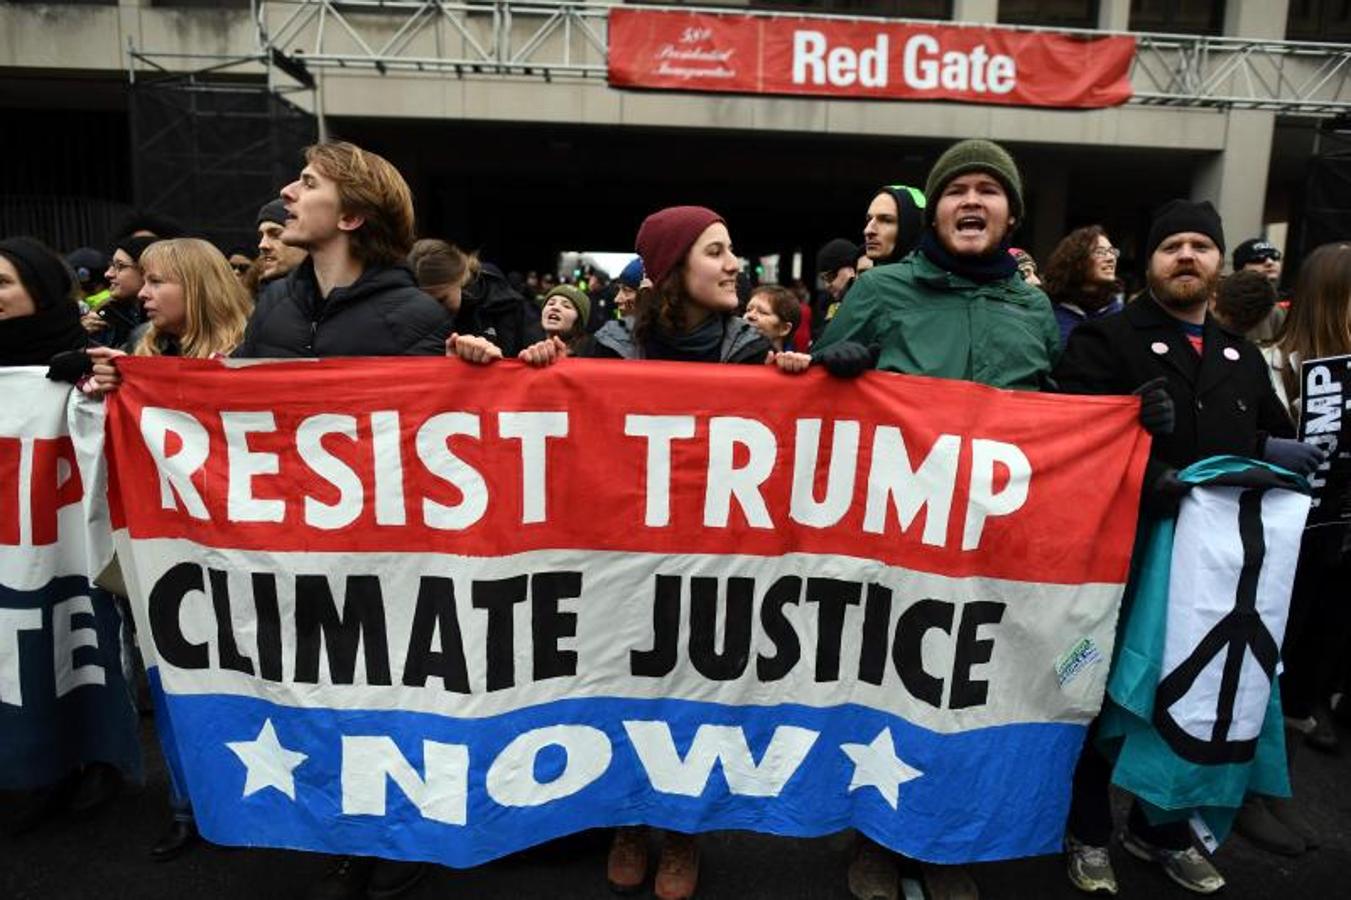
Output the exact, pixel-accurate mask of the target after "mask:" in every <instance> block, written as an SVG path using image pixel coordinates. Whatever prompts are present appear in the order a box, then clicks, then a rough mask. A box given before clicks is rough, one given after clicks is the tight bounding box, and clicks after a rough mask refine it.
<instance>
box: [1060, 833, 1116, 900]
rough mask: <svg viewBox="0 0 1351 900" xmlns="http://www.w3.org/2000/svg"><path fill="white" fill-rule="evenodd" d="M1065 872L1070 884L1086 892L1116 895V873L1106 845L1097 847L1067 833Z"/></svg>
mask: <svg viewBox="0 0 1351 900" xmlns="http://www.w3.org/2000/svg"><path fill="white" fill-rule="evenodd" d="M1065 873H1066V874H1067V875H1069V879H1070V884H1072V885H1074V886H1075V887H1076V888H1078V889H1079V890H1081V891H1083V892H1084V893H1086V894H1110V895H1112V896H1116V891H1117V886H1116V873H1115V872H1113V871H1112V858H1111V856H1110V855H1108V852H1107V848H1106V847H1095V846H1093V845H1092V844H1085V843H1082V842H1080V841H1077V840H1075V839H1074V838H1073V837H1071V836H1070V835H1065Z"/></svg>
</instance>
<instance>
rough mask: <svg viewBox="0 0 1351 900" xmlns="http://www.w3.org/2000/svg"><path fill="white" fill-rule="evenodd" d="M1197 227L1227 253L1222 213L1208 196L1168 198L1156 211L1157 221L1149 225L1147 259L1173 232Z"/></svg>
mask: <svg viewBox="0 0 1351 900" xmlns="http://www.w3.org/2000/svg"><path fill="white" fill-rule="evenodd" d="M1184 231H1194V232H1196V233H1197V234H1204V235H1205V236H1206V237H1208V238H1210V239H1211V240H1212V241H1214V242H1215V246H1216V247H1218V248H1220V255H1221V256H1223V255H1224V224H1223V223H1222V222H1220V214H1219V213H1218V212H1216V211H1215V207H1214V206H1211V204H1210V201H1209V200H1201V201H1200V202H1194V201H1191V200H1181V199H1179V200H1169V201H1168V202H1167V203H1165V204H1164V205H1163V206H1160V207H1159V208H1158V209H1157V210H1155V211H1154V222H1153V224H1151V225H1150V226H1149V240H1147V241H1145V256H1144V258H1145V260H1146V262H1147V261H1148V260H1149V258H1150V257H1151V256H1153V255H1154V251H1155V250H1157V249H1159V244H1162V243H1163V242H1164V240H1166V239H1167V238H1168V237H1169V236H1170V235H1174V234H1181V233H1183V232H1184Z"/></svg>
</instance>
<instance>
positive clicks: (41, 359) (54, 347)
mask: <svg viewBox="0 0 1351 900" xmlns="http://www.w3.org/2000/svg"><path fill="white" fill-rule="evenodd" d="M87 342H88V341H87V337H86V335H85V331H84V328H83V327H81V325H80V310H79V307H77V306H76V305H75V303H74V301H68V302H63V303H58V304H57V305H55V306H52V307H48V308H46V309H39V310H38V311H37V312H36V313H35V314H33V315H31V316H23V317H21V318H18V319H6V320H4V321H0V366H45V365H47V362H48V360H50V359H51V358H52V357H53V356H55V355H56V354H58V353H60V352H62V351H63V350H79V349H81V348H83V347H84V346H85V344H86V343H87Z"/></svg>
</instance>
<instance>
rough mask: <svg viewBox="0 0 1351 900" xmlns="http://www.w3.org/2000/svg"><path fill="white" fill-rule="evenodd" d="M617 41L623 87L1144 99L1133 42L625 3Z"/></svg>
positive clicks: (1018, 100) (613, 70)
mask: <svg viewBox="0 0 1351 900" xmlns="http://www.w3.org/2000/svg"><path fill="white" fill-rule="evenodd" d="M607 43H608V46H609V51H608V60H607V63H608V74H609V82H610V84H611V85H612V86H613V87H622V88H648V89H656V90H676V91H698V92H716V93H738V94H783V95H796V96H808V97H838V98H847V99H854V100H946V101H955V102H959V103H989V104H998V105H1001V106H1005V105H1007V106H1042V107H1051V108H1062V109H1096V108H1102V107H1108V106H1118V105H1120V104H1122V103H1125V102H1126V101H1127V100H1129V99H1130V98H1131V96H1132V94H1133V92H1134V90H1133V88H1132V87H1131V80H1130V69H1131V63H1132V61H1133V60H1134V58H1135V38H1133V37H1131V36H1129V35H1085V34H1083V33H1078V34H1069V33H1056V32H1052V31H1034V30H1031V29H1015V28H1000V27H997V26H981V25H964V24H954V23H940V22H917V21H903V22H896V21H887V20H885V19H869V18H859V19H848V18H844V17H814V16H785V15H774V16H768V15H743V14H734V13H712V12H684V11H675V10H653V9H634V8H633V7H624V6H616V7H615V8H614V9H612V10H611V11H610V16H609V37H608V42H607Z"/></svg>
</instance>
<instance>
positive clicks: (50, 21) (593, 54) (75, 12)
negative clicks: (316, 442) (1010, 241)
mask: <svg viewBox="0 0 1351 900" xmlns="http://www.w3.org/2000/svg"><path fill="white" fill-rule="evenodd" d="M266 8H267V14H268V18H267V23H266V24H267V27H268V28H269V30H270V31H271V32H272V33H273V34H280V33H282V32H283V30H284V25H285V22H286V21H287V19H288V18H289V17H290V16H291V15H292V14H294V13H295V12H296V7H295V6H293V5H291V4H286V3H269V4H267V7H266ZM1129 11H1130V2H1129V0H1102V2H1101V4H1100V6H1099V24H1100V26H1101V27H1102V28H1104V29H1108V30H1124V29H1125V28H1126V27H1127V26H1128V24H1129ZM1287 11H1288V0H1230V2H1229V3H1228V4H1227V12H1226V20H1225V33H1226V34H1228V35H1232V36H1242V37H1258V38H1279V37H1281V36H1282V35H1283V33H1284V28H1285V21H1286V15H1287ZM346 14H347V15H348V16H349V17H350V19H351V21H352V23H353V24H354V26H355V27H356V28H357V30H358V31H359V33H360V35H361V37H362V38H363V39H364V40H365V43H366V46H368V47H370V48H379V47H381V46H383V45H384V44H385V43H386V42H388V41H390V40H391V39H393V38H395V36H396V32H397V31H398V29H399V27H400V26H401V25H402V24H403V22H404V19H403V18H400V17H397V16H390V15H387V14H383V13H378V12H377V13H365V14H362V13H351V12H348V13H346ZM997 14H998V0H954V4H953V18H954V19H956V20H960V21H967V22H994V21H996V20H997ZM460 21H461V23H462V27H463V31H462V30H461V29H460V28H457V27H456V26H455V25H454V24H453V23H452V22H450V21H448V20H446V19H445V18H444V17H443V18H441V19H438V20H437V22H436V24H435V26H434V27H429V28H426V29H424V30H422V31H421V32H419V33H418V34H417V35H416V36H415V37H414V38H413V39H412V40H411V41H410V42H408V44H407V45H406V47H405V49H404V51H403V53H404V55H405V56H411V57H425V58H428V59H433V58H445V57H446V56H447V55H455V56H460V57H463V58H466V59H470V58H473V57H474V55H475V54H476V53H477V52H478V49H477V48H481V49H483V50H485V51H487V52H488V53H489V54H490V55H491V54H492V53H493V50H494V48H493V14H492V12H491V9H485V10H484V12H482V13H475V14H472V15H468V16H465V17H463V18H462V19H461V20H460ZM590 23H591V25H592V27H593V28H595V29H597V30H598V31H599V32H601V33H602V34H603V28H604V19H603V18H597V19H592V20H590ZM539 24H540V20H539V19H537V18H536V19H527V18H521V19H519V20H517V21H514V23H513V29H512V31H511V35H510V38H509V41H510V46H511V47H512V48H513V49H514V50H516V51H520V50H521V48H523V47H524V46H525V45H526V44H527V43H528V42H529V41H530V40H531V38H532V36H533V35H534V33H535V31H536V29H537V28H538V26H539ZM316 33H317V32H316V27H315V23H313V22H312V23H311V25H310V26H309V27H308V28H301V29H293V34H294V37H293V39H292V40H291V41H290V42H289V43H288V44H287V45H286V47H285V49H287V50H288V51H290V52H292V53H295V54H296V55H297V56H299V57H301V58H303V56H304V55H305V54H306V53H307V52H313V50H314V49H315V48H314V38H315V35H316ZM128 41H130V42H131V44H132V45H134V46H135V47H137V48H140V49H143V50H153V51H172V52H176V53H182V54H187V55H188V57H189V58H185V59H183V60H181V61H178V62H177V66H178V67H179V68H182V69H193V68H196V67H198V66H200V65H201V64H202V59H200V57H205V56H210V55H216V56H220V55H228V54H237V55H240V56H243V55H247V54H249V53H255V52H257V39H256V29H255V25H254V23H253V21H252V20H251V18H250V16H249V13H248V10H247V9H238V8H230V9H214V10H213V9H209V8H200V7H192V8H172V7H158V6H150V5H148V2H147V0H121V2H120V3H119V4H118V5H117V6H90V5H61V4H52V5H42V4H24V5H13V4H3V5H0V78H3V77H4V72H5V70H6V69H13V70H22V71H24V72H27V73H33V72H41V71H43V70H50V71H54V70H62V71H68V70H80V71H85V72H91V73H103V74H104V75H105V76H115V75H117V74H118V73H121V72H125V70H126V67H127V62H128V58H127V52H126V48H127V45H128ZM475 44H477V48H476V47H475ZM323 49H324V50H325V52H328V53H352V54H357V53H360V52H362V50H363V49H364V48H363V47H362V46H361V44H360V43H359V42H358V41H357V39H356V38H354V37H353V36H351V35H349V34H347V33H346V32H345V31H344V30H343V29H342V28H341V27H339V26H338V25H337V24H335V23H334V22H332V21H331V20H330V21H329V22H328V23H327V24H326V29H325V31H324V45H323ZM565 52H566V54H567V58H568V60H569V61H570V62H572V63H574V64H582V65H592V66H603V63H604V56H603V53H602V52H601V51H600V50H599V49H598V48H597V47H596V46H595V45H594V44H593V42H592V41H590V40H588V38H587V36H586V34H585V33H584V32H583V31H581V30H580V29H573V30H572V32H571V34H570V35H569V34H567V33H566V32H565V31H564V30H563V29H557V30H555V31H554V33H552V34H551V35H550V36H549V37H548V38H547V39H545V40H543V41H542V42H540V43H539V44H538V46H537V48H536V53H535V55H534V56H533V57H528V56H527V57H522V64H528V63H529V61H530V59H531V58H534V59H548V60H559V59H562V58H563V57H564V54H565ZM160 62H161V63H162V64H165V65H170V66H174V65H175V62H174V61H170V60H160ZM1302 65H1304V64H1303V63H1301V62H1299V61H1291V64H1290V67H1289V69H1288V70H1287V72H1286V73H1285V74H1286V77H1287V78H1289V79H1290V80H1291V81H1292V82H1294V83H1298V82H1299V81H1300V80H1301V72H1300V68H1301V66H1302ZM1308 65H1310V66H1311V65H1312V63H1310V64H1308ZM233 71H237V72H253V73H261V72H262V71H263V70H262V68H261V67H260V66H257V65H250V66H244V67H240V68H237V69H235V70H233ZM316 75H317V77H318V79H319V84H320V90H319V92H318V96H319V105H320V108H321V110H322V112H323V113H324V114H326V115H329V116H340V117H366V118H379V117H398V118H415V119H418V118H421V119H452V120H454V119H475V120H486V121H512V122H544V123H548V122H568V123H582V124H593V125H602V126H640V127H641V126H665V127H671V126H675V127H689V128H698V129H731V130H743V129H751V130H758V131H765V130H767V131H781V132H790V133H810V134H824V135H860V136H895V137H897V138H902V139H904V138H915V139H933V140H943V139H954V138H961V137H969V136H979V137H988V138H992V139H994V140H998V141H1004V142H1009V143H1014V144H1018V143H1025V144H1041V145H1052V146H1062V147H1084V148H1123V147H1125V148H1132V147H1138V148H1149V149H1156V150H1167V151H1177V152H1178V153H1179V154H1180V156H1179V159H1178V165H1183V166H1187V167H1189V168H1193V169H1194V171H1195V177H1194V180H1193V194H1194V195H1195V196H1197V197H1207V198H1210V199H1212V200H1214V201H1215V202H1216V203H1217V205H1218V206H1219V208H1220V210H1221V212H1222V214H1223V215H1224V218H1225V221H1226V223H1227V227H1228V229H1229V231H1230V232H1231V233H1232V234H1234V235H1250V234H1256V233H1259V232H1260V231H1261V228H1262V220H1263V215H1262V213H1263V204H1264V199H1265V195H1266V190H1265V186H1266V173H1267V171H1268V168H1269V166H1270V162H1271V147H1272V135H1273V131H1274V127H1275V121H1276V117H1275V113H1273V112H1266V111H1240V110H1233V111H1224V110H1215V109H1199V108H1189V109H1181V108H1164V107H1155V106H1142V105H1127V106H1122V107H1118V108H1114V109H1104V110H1091V111H1065V110H1029V109H1022V108H1015V107H998V106H981V105H974V104H972V105H967V104H957V103H900V102H872V101H852V100H850V101H845V100H819V99H810V98H781V97H746V96H730V95H729V96H718V95H694V94H688V95H684V94H677V93H668V92H628V91H617V90H612V89H611V88H609V87H608V86H607V85H606V84H605V83H604V81H603V80H602V79H600V78H588V79H581V78H555V79H554V80H553V81H552V82H546V81H544V80H542V79H541V78H540V77H538V76H524V75H520V76H503V75H487V74H478V75H476V74H473V73H472V72H465V73H463V74H462V75H461V76H459V77H457V76H456V75H455V74H453V73H452V74H430V73H413V72H404V71H390V72H389V73H387V74H384V75H381V74H379V73H377V72H375V71H373V70H372V69H369V68H367V69H351V70H335V69H320V70H317V71H316ZM1135 81H1136V87H1137V90H1147V89H1149V88H1151V87H1153V86H1154V85H1153V84H1152V83H1150V82H1149V80H1148V79H1147V78H1146V76H1145V75H1144V74H1142V72H1140V71H1137V72H1136V75H1135ZM305 96H306V95H295V98H296V99H299V100H300V102H302V104H304V103H305V102H306V100H305V99H304V98H305ZM1063 193H1064V192H1063V191H1054V190H1052V191H1047V192H1045V194H1046V202H1047V203H1050V204H1052V206H1049V207H1047V208H1045V209H1043V210H1042V211H1041V212H1042V215H1040V216H1038V222H1039V229H1038V230H1039V231H1040V230H1042V229H1046V230H1047V231H1048V233H1049V232H1050V230H1052V229H1054V228H1055V227H1056V225H1057V224H1059V223H1058V221H1057V219H1058V218H1061V219H1063V205H1064V198H1063ZM1056 209H1060V210H1061V213H1060V216H1059V217H1057V215H1056Z"/></svg>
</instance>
